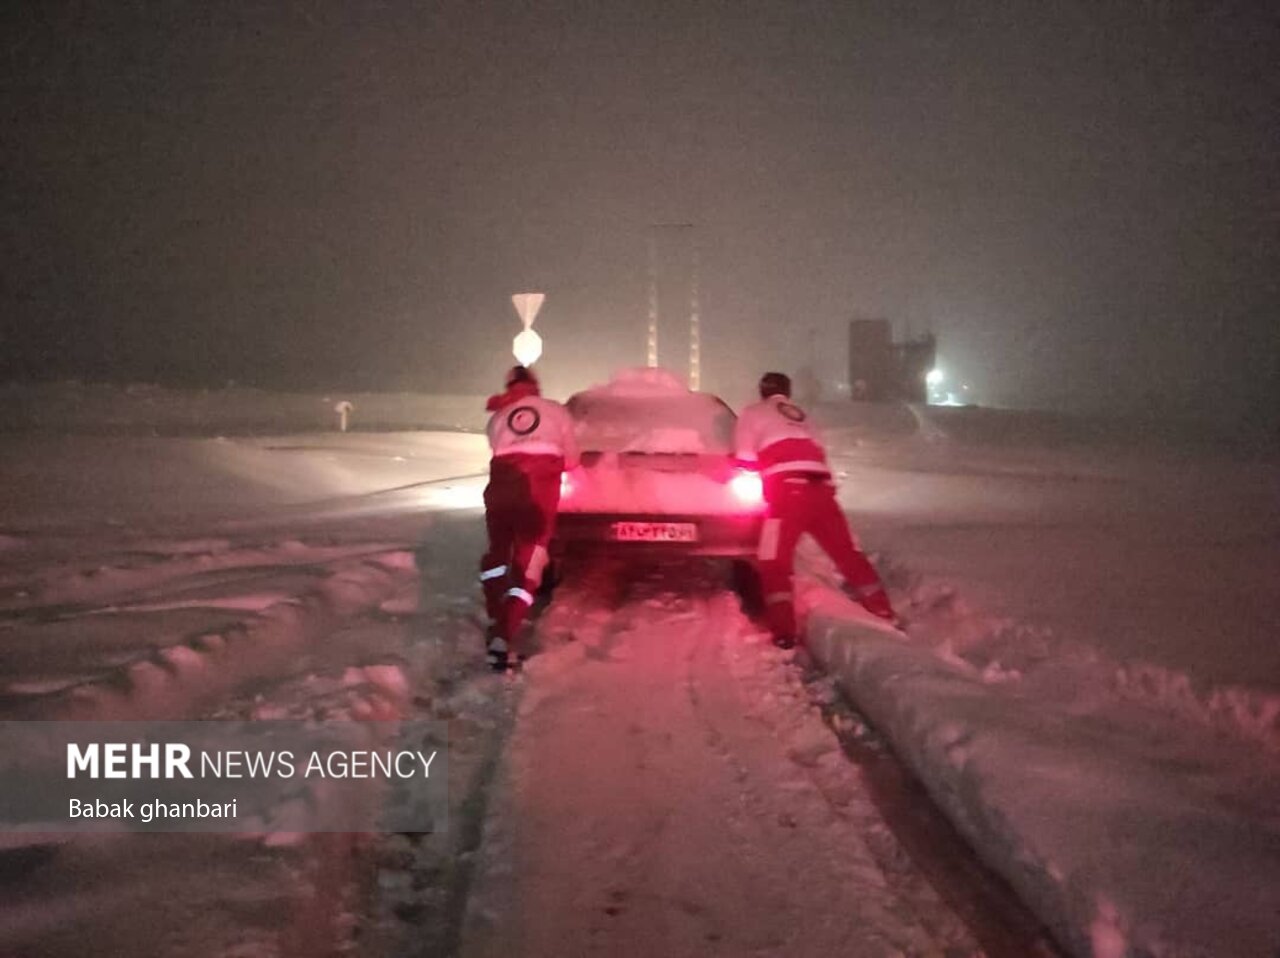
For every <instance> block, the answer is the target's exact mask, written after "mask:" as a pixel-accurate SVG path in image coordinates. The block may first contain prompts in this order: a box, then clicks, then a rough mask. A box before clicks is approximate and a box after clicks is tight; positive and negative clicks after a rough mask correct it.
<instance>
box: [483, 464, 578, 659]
mask: <svg viewBox="0 0 1280 958" xmlns="http://www.w3.org/2000/svg"><path fill="white" fill-rule="evenodd" d="M563 471H564V460H563V459H561V458H560V457H559V456H518V455H516V456H503V457H501V458H497V459H494V460H492V461H491V462H490V463H489V485H488V486H486V487H485V490H484V509H485V513H484V518H485V525H486V527H487V528H488V532H489V549H488V551H487V552H485V554H484V557H483V558H482V559H481V560H480V582H481V586H482V587H483V589H484V602H485V607H486V609H487V610H488V612H489V619H490V621H492V622H493V624H494V627H495V629H496V632H497V634H498V635H499V636H500V637H502V638H503V639H505V640H506V641H507V643H508V644H509V645H510V644H511V643H512V641H513V640H514V639H515V637H516V634H517V633H518V632H519V630H520V626H521V624H522V623H523V622H524V619H525V615H526V614H527V613H528V611H529V607H530V606H531V605H533V597H534V594H535V593H536V592H537V591H538V586H539V585H540V584H541V583H542V572H543V570H544V569H545V568H546V566H547V559H548V555H547V544H548V543H549V542H550V541H551V533H552V532H553V531H554V530H555V520H556V509H557V508H558V507H559V505H560V474H561V473H562V472H563Z"/></svg>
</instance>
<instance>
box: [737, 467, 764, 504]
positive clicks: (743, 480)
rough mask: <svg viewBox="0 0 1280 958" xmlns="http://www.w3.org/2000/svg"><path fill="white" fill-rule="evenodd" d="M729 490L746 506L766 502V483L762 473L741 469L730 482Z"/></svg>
mask: <svg viewBox="0 0 1280 958" xmlns="http://www.w3.org/2000/svg"><path fill="white" fill-rule="evenodd" d="M729 489H730V490H731V491H732V492H733V495H734V497H735V498H736V499H737V500H738V501H739V502H741V503H743V504H745V505H751V506H754V505H759V504H760V503H761V502H763V501H764V483H763V482H762V481H761V480H760V473H758V472H751V471H749V470H747V469H739V470H738V471H737V472H736V473H735V474H734V476H733V478H732V479H730V480H729Z"/></svg>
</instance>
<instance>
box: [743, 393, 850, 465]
mask: <svg viewBox="0 0 1280 958" xmlns="http://www.w3.org/2000/svg"><path fill="white" fill-rule="evenodd" d="M734 447H735V452H736V455H737V457H738V459H739V460H740V461H742V462H744V463H747V464H756V465H757V467H758V468H759V470H760V475H761V476H774V475H778V474H780V473H787V472H808V473H823V474H826V475H828V476H830V475H831V467H830V466H828V465H827V453H826V450H824V449H823V447H822V440H821V438H820V437H819V435H818V431H817V429H816V428H814V425H813V422H812V421H811V420H810V419H809V414H808V413H806V412H805V411H804V410H803V409H801V408H800V407H799V406H797V405H796V404H795V403H793V402H792V401H791V400H790V399H788V398H787V397H786V396H770V397H769V398H768V399H762V400H761V401H760V402H758V403H753V404H752V405H750V406H747V407H746V408H745V409H743V410H742V412H741V414H739V416H738V424H737V427H736V428H735V431H734Z"/></svg>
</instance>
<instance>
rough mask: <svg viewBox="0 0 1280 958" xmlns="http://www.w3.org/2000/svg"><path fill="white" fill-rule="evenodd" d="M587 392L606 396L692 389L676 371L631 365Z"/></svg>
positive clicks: (669, 393)
mask: <svg viewBox="0 0 1280 958" xmlns="http://www.w3.org/2000/svg"><path fill="white" fill-rule="evenodd" d="M586 392H588V393H593V394H599V395H606V396H673V395H689V394H690V392H691V391H690V389H689V387H688V386H687V385H685V382H684V380H682V379H681V378H680V377H679V376H678V375H677V374H676V373H674V372H672V371H671V370H670V369H663V368H662V367H661V366H631V367H627V368H625V369H619V370H616V371H615V372H614V373H613V375H612V376H611V377H610V378H609V381H608V382H607V383H604V384H602V385H599V386H592V387H591V388H590V389H587V390H586Z"/></svg>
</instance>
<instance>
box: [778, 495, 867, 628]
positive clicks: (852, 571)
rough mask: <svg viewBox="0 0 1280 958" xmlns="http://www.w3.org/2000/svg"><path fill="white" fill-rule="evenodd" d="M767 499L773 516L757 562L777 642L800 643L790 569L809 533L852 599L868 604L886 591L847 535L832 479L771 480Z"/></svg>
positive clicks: (846, 524) (847, 525)
mask: <svg viewBox="0 0 1280 958" xmlns="http://www.w3.org/2000/svg"><path fill="white" fill-rule="evenodd" d="M764 496H765V501H766V502H768V504H769V512H768V515H767V517H766V518H765V521H764V528H763V529H762V530H761V532H760V548H759V550H758V553H757V556H756V558H757V559H758V560H759V563H760V580H761V584H762V585H763V587H764V598H765V620H766V621H767V622H768V625H769V630H770V631H771V632H772V633H773V634H774V635H775V636H777V637H785V638H791V639H794V638H795V637H796V610H795V597H794V595H793V591H792V568H793V563H794V559H795V551H796V543H797V542H799V540H800V536H802V535H803V534H805V533H806V532H807V533H808V534H809V535H811V536H813V538H814V539H815V540H816V541H817V543H818V545H819V546H821V547H822V550H823V551H824V552H826V554H827V555H829V556H831V559H832V561H834V562H835V564H836V568H837V569H839V570H840V575H841V576H843V577H844V580H845V582H846V583H847V584H848V586H849V588H850V590H851V591H852V592H853V593H854V595H856V596H857V597H858V598H860V599H865V598H866V597H867V596H871V595H874V594H875V593H877V592H881V591H882V590H883V586H882V585H881V583H880V576H879V575H877V574H876V570H875V568H874V567H873V566H872V565H871V563H870V561H868V559H867V557H866V556H865V555H863V554H862V552H861V550H859V548H858V543H857V541H856V540H855V539H854V537H853V533H852V532H850V531H849V523H848V522H847V521H846V519H845V517H844V513H843V512H842V511H841V510H840V504H839V503H838V502H836V490H835V486H834V485H833V484H832V482H831V480H830V479H821V478H802V477H799V476H788V475H786V474H785V473H783V474H781V475H777V476H770V477H768V478H766V479H765V486H764Z"/></svg>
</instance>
